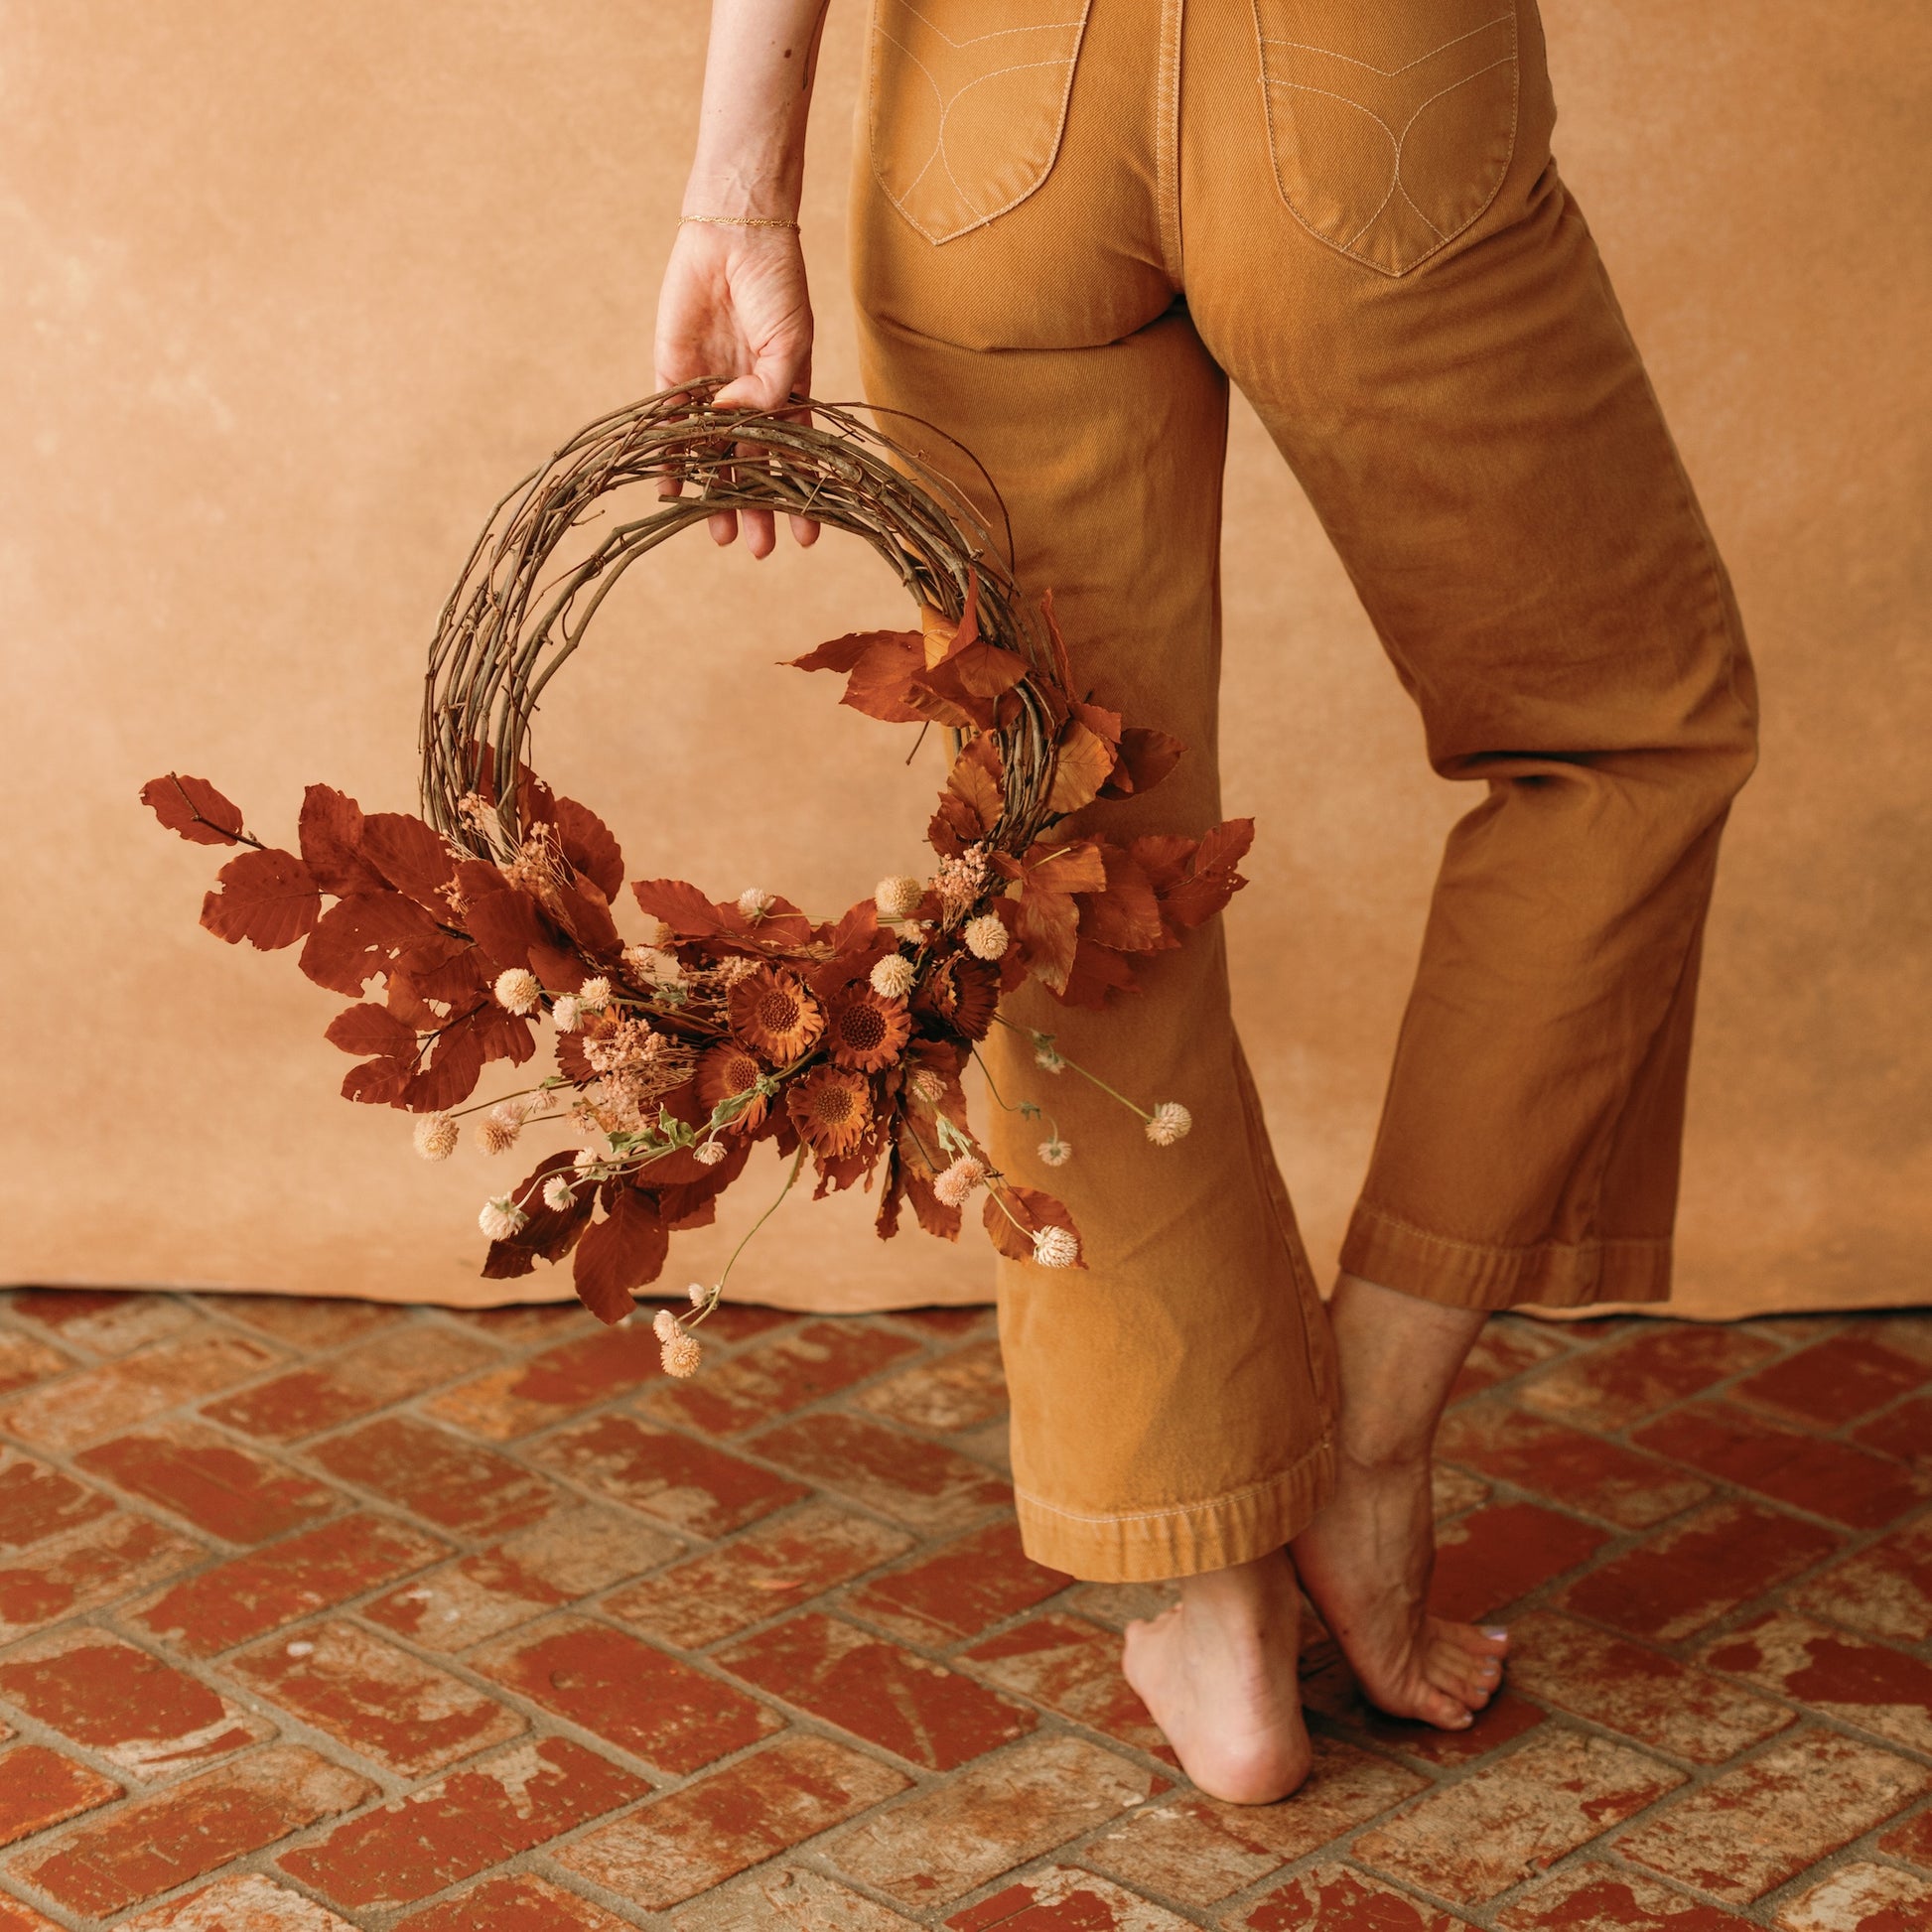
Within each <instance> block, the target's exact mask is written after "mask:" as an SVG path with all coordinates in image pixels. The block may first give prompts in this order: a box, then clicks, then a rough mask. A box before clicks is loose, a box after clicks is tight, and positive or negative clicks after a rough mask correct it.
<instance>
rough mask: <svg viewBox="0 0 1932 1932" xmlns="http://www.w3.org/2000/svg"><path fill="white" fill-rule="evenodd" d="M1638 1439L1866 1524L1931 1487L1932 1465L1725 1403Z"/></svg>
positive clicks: (1870, 1526)
mask: <svg viewBox="0 0 1932 1932" xmlns="http://www.w3.org/2000/svg"><path fill="white" fill-rule="evenodd" d="M1637 1441H1638V1442H1640V1443H1642V1444H1643V1445H1644V1447H1645V1448H1646V1449H1655V1450H1656V1451H1657V1452H1658V1454H1660V1455H1667V1456H1670V1457H1672V1458H1673V1459H1674V1460H1676V1461H1680V1462H1688V1463H1690V1464H1691V1465H1692V1466H1693V1467H1694V1468H1699V1469H1703V1470H1704V1471H1706V1472H1707V1473H1708V1474H1710V1475H1714V1476H1716V1477H1718V1478H1719V1479H1720V1480H1721V1481H1723V1482H1734V1483H1736V1484H1737V1485H1738V1486H1739V1487H1740V1488H1744V1489H1755V1490H1756V1491H1758V1493H1759V1494H1760V1495H1765V1496H1769V1497H1771V1498H1772V1499H1773V1500H1774V1501H1777V1502H1781V1503H1788V1504H1790V1505H1791V1507H1792V1508H1794V1509H1805V1510H1809V1511H1810V1512H1811V1513H1812V1514H1813V1515H1814V1516H1823V1517H1825V1518H1827V1519H1828V1520H1830V1521H1831V1522H1834V1523H1849V1524H1850V1525H1851V1526H1852V1527H1853V1528H1854V1529H1860V1530H1875V1529H1882V1528H1883V1527H1884V1526H1885V1525H1886V1524H1887V1523H1890V1522H1893V1521H1895V1520H1896V1519H1897V1518H1898V1517H1900V1516H1902V1515H1904V1514H1905V1512H1906V1511H1907V1510H1908V1509H1910V1508H1912V1507H1913V1506H1914V1505H1915V1504H1917V1503H1919V1502H1921V1501H1923V1500H1924V1498H1925V1495H1926V1493H1927V1491H1928V1489H1929V1488H1932V1471H1928V1472H1926V1473H1925V1474H1923V1475H1920V1474H1914V1473H1913V1472H1912V1471H1910V1470H1907V1469H1902V1468H1900V1467H1899V1465H1898V1464H1897V1463H1896V1462H1893V1461H1890V1460H1888V1459H1887V1458H1885V1457H1884V1456H1881V1455H1873V1454H1872V1453H1871V1452H1870V1451H1869V1450H1868V1449H1856V1448H1854V1447H1853V1445H1852V1444H1850V1443H1835V1442H1829V1441H1822V1440H1821V1439H1820V1438H1818V1437H1816V1436H1809V1435H1806V1434H1805V1433H1804V1432H1803V1431H1802V1430H1797V1429H1783V1428H1780V1427H1778V1426H1777V1425H1775V1424H1773V1423H1769V1422H1765V1421H1762V1420H1760V1419H1759V1418H1758V1417H1756V1416H1752V1415H1749V1414H1747V1413H1746V1412H1745V1411H1744V1410H1742V1409H1738V1408H1735V1407H1733V1406H1732V1405H1730V1404H1728V1403H1724V1402H1700V1403H1698V1404H1696V1405H1695V1406H1693V1407H1691V1408H1688V1409H1680V1410H1678V1411H1677V1412H1676V1413H1675V1414H1674V1415H1669V1416H1665V1417H1662V1418H1661V1419H1660V1420H1658V1421H1656V1422H1654V1423H1651V1424H1649V1425H1648V1426H1647V1427H1645V1428H1644V1429H1642V1430H1639V1431H1638V1433H1637Z"/></svg>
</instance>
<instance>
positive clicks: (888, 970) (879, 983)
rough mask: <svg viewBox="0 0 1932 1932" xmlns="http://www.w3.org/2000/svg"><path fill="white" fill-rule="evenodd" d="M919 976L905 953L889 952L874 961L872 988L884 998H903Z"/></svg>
mask: <svg viewBox="0 0 1932 1932" xmlns="http://www.w3.org/2000/svg"><path fill="white" fill-rule="evenodd" d="M917 977H918V974H917V972H916V971H915V970H914V968H913V965H912V962H911V961H910V960H909V959H907V958H906V957H905V955H904V954H903V953H896V952H889V953H888V954H887V955H886V956H885V958H884V959H878V960H875V961H874V962H873V968H872V990H873V991H874V992H875V993H877V994H878V995H879V997H880V998H881V999H882V1000H902V999H904V998H905V996H906V995H907V994H908V993H909V992H911V990H912V982H913V981H914V980H915V979H916V978H917Z"/></svg>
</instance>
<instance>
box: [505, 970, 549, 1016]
mask: <svg viewBox="0 0 1932 1932" xmlns="http://www.w3.org/2000/svg"><path fill="white" fill-rule="evenodd" d="M542 997H543V988H542V987H541V986H539V985H538V984H537V976H536V975H535V974H534V973H533V972H531V971H530V969H529V968H528V967H527V966H506V967H504V968H503V970H502V971H501V972H500V973H498V974H497V975H496V1004H497V1005H498V1006H499V1007H507V1008H508V1009H509V1011H510V1012H511V1013H534V1012H535V1011H536V1005H537V1002H538V1000H540V999H541V998H542Z"/></svg>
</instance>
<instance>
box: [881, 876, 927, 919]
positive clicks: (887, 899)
mask: <svg viewBox="0 0 1932 1932" xmlns="http://www.w3.org/2000/svg"><path fill="white" fill-rule="evenodd" d="M924 897H925V888H924V887H923V886H922V885H920V884H919V882H918V881H917V880H916V879H912V878H909V877H908V876H906V875H905V874H904V873H897V874H895V875H894V877H892V878H891V879H882V880H881V881H880V882H879V886H878V889H877V891H875V892H874V894H873V896H872V902H873V903H874V904H875V905H876V906H878V908H879V916H880V917H881V918H882V919H887V920H890V921H891V922H892V923H894V924H895V925H897V924H898V923H899V922H900V921H902V920H905V919H909V918H910V917H911V916H912V914H913V913H914V912H916V911H917V910H918V909H919V901H920V899H922V898H924Z"/></svg>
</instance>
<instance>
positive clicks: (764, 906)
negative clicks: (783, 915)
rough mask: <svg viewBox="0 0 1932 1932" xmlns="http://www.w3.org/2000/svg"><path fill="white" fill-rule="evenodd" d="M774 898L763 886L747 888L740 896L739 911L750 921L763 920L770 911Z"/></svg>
mask: <svg viewBox="0 0 1932 1932" xmlns="http://www.w3.org/2000/svg"><path fill="white" fill-rule="evenodd" d="M773 897H774V896H773V895H772V894H770V893H767V892H766V891H765V890H764V888H763V887H762V886H747V887H746V888H745V890H744V891H743V892H742V893H740V894H739V896H738V909H739V910H740V911H741V912H743V913H744V914H745V916H746V917H747V918H748V919H761V918H763V917H764V915H765V913H767V912H768V911H770V909H771V901H772V898H773Z"/></svg>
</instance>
